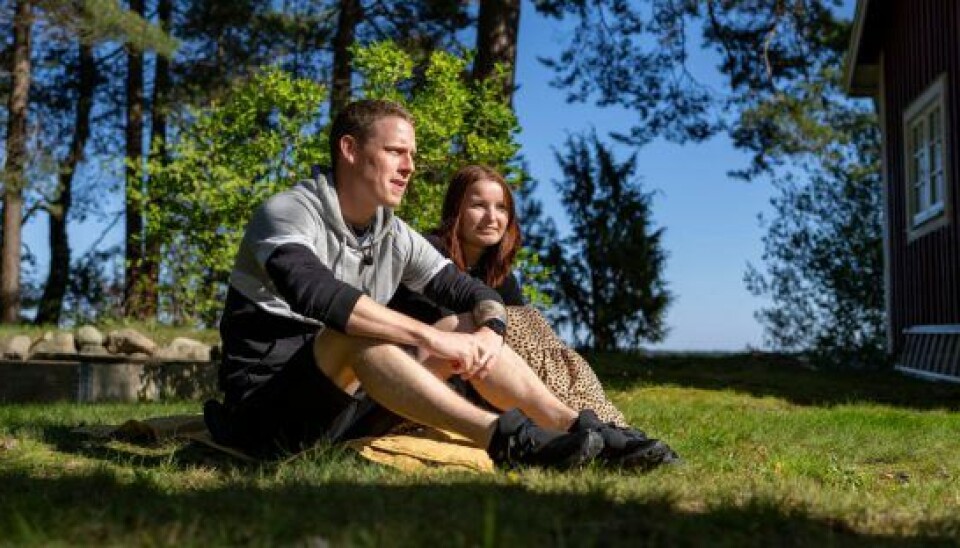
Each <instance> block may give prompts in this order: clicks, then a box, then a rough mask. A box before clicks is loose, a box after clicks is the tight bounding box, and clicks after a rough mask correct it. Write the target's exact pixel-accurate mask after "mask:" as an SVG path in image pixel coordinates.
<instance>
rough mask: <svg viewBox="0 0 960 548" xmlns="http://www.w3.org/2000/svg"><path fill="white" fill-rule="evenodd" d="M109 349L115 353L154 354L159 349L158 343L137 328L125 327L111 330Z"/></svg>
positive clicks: (108, 341)
mask: <svg viewBox="0 0 960 548" xmlns="http://www.w3.org/2000/svg"><path fill="white" fill-rule="evenodd" d="M106 347H107V350H109V351H110V352H111V353H113V354H144V355H147V356H152V355H153V353H154V352H156V351H157V343H155V342H153V341H152V340H150V338H149V337H147V336H146V335H144V334H142V333H140V332H139V331H137V330H136V329H131V328H129V327H128V328H124V329H118V330H116V331H111V332H110V334H109V335H107V342H106Z"/></svg>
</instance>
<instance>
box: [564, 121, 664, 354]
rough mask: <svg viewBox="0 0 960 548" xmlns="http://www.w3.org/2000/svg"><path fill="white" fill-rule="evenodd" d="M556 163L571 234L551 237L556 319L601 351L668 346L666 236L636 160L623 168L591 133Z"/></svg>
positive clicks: (571, 145) (568, 145) (575, 140)
mask: <svg viewBox="0 0 960 548" xmlns="http://www.w3.org/2000/svg"><path fill="white" fill-rule="evenodd" d="M556 158H557V163H558V164H560V169H561V171H562V172H563V173H564V180H562V181H558V182H557V183H556V188H557V191H558V192H559V194H560V201H561V203H562V204H563V206H564V209H566V212H567V215H568V216H569V218H570V223H571V234H570V235H569V236H568V237H566V238H563V239H562V240H559V239H557V238H553V243H552V245H550V248H549V249H550V252H549V260H550V265H551V266H552V267H553V268H554V269H555V272H556V280H557V286H556V289H557V304H558V305H559V307H558V308H559V309H558V310H556V312H555V313H554V314H553V315H554V317H555V318H557V319H559V320H560V322H561V323H567V324H569V325H570V326H571V327H572V328H573V333H574V336H577V337H580V335H581V331H586V333H585V335H586V341H587V342H588V343H589V344H590V345H591V346H592V347H593V348H594V349H598V350H608V349H615V348H636V347H637V346H638V345H639V343H640V342H641V341H643V340H649V341H659V340H661V339H663V337H664V335H665V332H666V327H665V326H664V324H663V317H664V313H665V312H666V308H667V305H668V304H669V302H670V293H669V292H668V291H667V289H666V282H665V281H664V280H663V269H664V264H665V262H666V253H665V252H664V250H663V246H662V244H661V238H662V236H663V229H662V228H660V229H656V230H654V229H653V227H652V221H651V207H652V201H653V196H652V194H651V193H645V192H643V190H642V188H641V187H640V184H639V183H637V182H635V181H634V180H633V177H634V173H635V172H636V168H637V161H636V160H637V159H636V155H633V156H631V157H630V158H628V159H627V160H626V161H625V162H623V163H618V162H617V161H616V159H615V158H614V157H613V154H612V152H611V151H610V150H609V149H608V148H607V147H605V146H604V145H603V143H602V142H600V140H599V139H598V138H597V135H596V134H595V133H594V134H592V135H590V137H589V138H587V137H584V136H578V137H570V138H569V139H568V140H567V143H566V150H565V152H564V153H563V154H561V153H559V152H558V153H556Z"/></svg>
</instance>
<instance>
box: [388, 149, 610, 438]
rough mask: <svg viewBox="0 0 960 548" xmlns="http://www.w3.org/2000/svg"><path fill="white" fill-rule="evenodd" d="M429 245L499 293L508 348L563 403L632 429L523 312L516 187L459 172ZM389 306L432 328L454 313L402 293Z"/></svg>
mask: <svg viewBox="0 0 960 548" xmlns="http://www.w3.org/2000/svg"><path fill="white" fill-rule="evenodd" d="M427 239H428V240H430V242H431V243H432V244H433V245H434V246H435V247H437V249H439V250H440V252H441V253H443V254H445V255H446V256H448V257H449V258H450V260H451V261H453V263H454V264H455V265H456V266H457V267H458V268H459V269H460V270H462V271H464V272H468V273H470V275H472V276H473V277H475V278H477V279H479V280H482V281H483V282H484V283H486V284H487V285H488V286H490V287H492V288H494V289H496V290H497V292H499V293H500V295H501V297H503V300H504V303H505V304H506V305H507V314H508V317H509V324H510V328H509V329H508V330H507V337H506V342H507V344H508V345H510V347H511V348H513V350H514V351H516V352H517V354H519V355H520V357H521V358H523V359H524V361H526V362H527V364H528V365H529V366H530V367H531V368H532V369H533V370H534V371H535V372H536V374H537V376H538V377H540V379H541V380H542V381H543V382H544V384H546V385H547V387H548V388H549V389H550V390H551V391H552V392H553V393H554V394H555V395H556V396H557V397H558V398H559V399H560V400H561V401H562V402H563V403H565V404H566V405H567V406H569V407H570V408H572V409H574V410H576V411H580V410H583V409H593V410H594V411H595V412H596V414H597V416H598V417H599V418H600V419H601V420H602V421H604V422H612V423H614V424H616V425H617V426H624V427H625V426H627V422H626V420H625V419H624V417H623V414H622V413H621V412H620V411H619V410H618V409H617V408H616V407H615V406H614V405H613V404H612V403H611V402H610V400H608V399H607V397H606V396H605V395H604V393H603V387H602V386H601V385H600V381H599V380H598V379H597V376H596V375H595V374H594V372H593V370H592V369H591V368H590V366H589V364H587V362H586V361H585V360H584V359H583V358H582V357H581V356H580V355H579V354H577V353H576V352H574V351H573V350H572V349H570V348H568V347H567V346H566V345H565V344H564V343H563V341H561V340H560V339H559V338H558V337H557V335H556V334H555V333H554V332H553V329H552V328H551V327H550V325H549V324H548V323H547V322H546V320H545V319H544V318H543V316H541V315H540V313H539V312H537V310H536V309H534V308H532V307H529V306H524V302H523V294H522V291H521V289H520V284H519V283H518V282H517V279H516V277H515V276H514V275H513V272H512V270H513V261H514V259H515V258H516V255H517V251H518V250H519V248H520V227H519V226H518V224H517V219H516V209H515V206H514V201H513V195H512V194H511V192H510V187H508V186H507V184H506V182H505V181H504V180H503V177H502V176H501V175H500V174H499V173H497V172H496V171H495V170H493V169H490V168H488V167H485V166H477V165H474V166H467V167H464V168H462V169H460V170H459V171H457V173H456V174H455V175H454V177H453V180H452V181H451V182H450V186H449V188H448V189H447V194H446V197H445V198H444V201H443V209H442V211H441V221H440V228H439V229H437V230H436V231H435V232H434V233H433V234H432V235H429V236H427ZM389 306H390V307H391V308H393V309H395V310H398V311H400V312H403V313H404V314H407V315H408V316H412V317H414V318H417V319H418V320H420V321H422V322H425V323H430V324H434V323H437V321H439V320H440V319H441V318H444V317H446V316H449V315H452V314H453V311H450V310H445V309H443V308H440V307H438V306H436V305H435V304H434V303H433V302H432V301H430V300H429V299H427V298H426V297H423V296H421V295H419V294H416V293H413V292H411V291H409V290H407V289H406V288H404V287H402V286H401V288H400V290H399V291H398V292H397V294H396V295H395V296H394V298H393V300H392V301H391V302H390V304H389Z"/></svg>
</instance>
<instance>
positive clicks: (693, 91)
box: [539, 0, 883, 357]
mask: <svg viewBox="0 0 960 548" xmlns="http://www.w3.org/2000/svg"><path fill="white" fill-rule="evenodd" d="M837 4H838V3H837V2H830V1H829V0H777V1H775V2H726V1H723V0H704V1H701V2H685V1H681V0H651V1H649V2H642V3H631V2H627V1H626V0H580V1H576V2H567V1H561V0H557V1H551V0H542V1H541V2H539V6H540V9H541V10H543V11H544V12H545V13H549V14H552V15H555V16H558V17H561V16H571V15H572V16H576V17H578V18H579V28H580V30H579V32H578V33H577V35H576V36H575V37H574V39H573V40H572V42H571V43H570V44H569V46H568V47H566V48H565V49H564V50H563V51H562V52H561V53H560V55H558V57H557V58H555V59H551V60H546V63H547V65H548V66H551V67H553V68H554V70H555V71H556V74H557V78H556V79H555V81H554V84H555V85H557V86H558V87H562V88H564V89H567V90H568V92H569V95H568V98H569V100H571V101H589V100H593V101H595V102H596V104H597V105H598V106H606V105H619V106H622V107H625V108H628V109H631V110H632V111H634V112H635V113H636V114H637V119H636V120H635V121H634V123H633V124H632V126H633V127H632V128H631V129H630V130H629V131H628V132H626V134H624V135H617V136H615V137H617V138H619V139H620V140H621V141H623V142H626V143H629V144H633V145H643V144H644V143H647V142H649V141H650V140H651V139H654V138H658V137H664V138H667V139H670V140H674V141H678V142H684V141H689V140H693V141H699V140H703V139H706V138H708V137H710V136H712V135H714V134H716V133H717V132H718V131H726V132H727V133H728V134H729V136H730V138H731V139H732V140H733V142H734V144H735V145H736V146H737V147H738V148H740V149H742V150H746V151H748V152H750V153H751V154H752V160H751V162H750V164H749V165H748V166H746V167H745V168H743V169H740V170H737V171H734V172H733V173H732V174H733V175H735V176H737V177H739V178H742V179H745V180H748V181H769V182H770V183H771V184H773V185H774V186H775V187H776V188H777V189H778V191H779V192H780V194H779V196H778V197H777V198H775V199H774V202H773V205H774V209H775V211H776V213H775V216H774V218H773V219H768V220H767V222H768V223H769V224H768V225H767V226H768V229H769V232H768V234H767V236H766V237H765V239H764V246H765V250H766V252H765V259H764V260H765V262H766V263H767V269H766V272H761V271H760V270H759V269H757V268H756V267H753V266H751V267H750V270H749V272H748V274H747V281H748V288H749V289H750V290H751V291H754V292H755V293H756V294H758V295H761V294H762V295H769V296H770V297H771V298H772V299H773V305H772V307H769V308H765V309H763V310H761V311H760V312H758V318H760V320H761V322H763V323H764V325H765V327H766V332H767V341H768V343H769V344H772V345H773V346H774V347H775V348H780V349H789V350H798V349H801V348H803V349H810V350H812V351H813V352H814V354H816V355H818V356H826V355H828V354H830V355H834V356H844V357H849V356H850V352H846V351H844V350H843V349H847V350H852V351H853V352H854V353H857V352H858V353H860V354H862V355H864V356H873V355H875V351H877V349H879V348H880V346H878V345H880V344H882V330H878V329H877V328H876V326H877V325H879V324H878V323H877V322H879V321H881V320H880V318H882V316H883V312H882V302H881V300H880V299H879V298H878V296H877V295H878V293H876V292H871V291H868V290H867V289H866V288H865V287H862V286H861V284H863V283H874V284H875V285H873V286H871V287H873V288H879V287H882V284H881V283H879V281H878V279H877V278H876V276H877V275H878V273H879V272H881V271H882V268H881V255H880V253H879V248H878V247H877V246H878V241H877V239H876V236H877V234H879V231H880V224H879V223H880V219H879V217H878V216H877V215H875V214H871V213H869V207H870V204H874V205H875V202H876V200H877V196H879V194H878V193H879V192H880V190H879V188H878V187H877V184H878V183H877V182H876V181H877V180H878V173H879V164H878V163H876V162H874V161H873V159H875V158H876V152H875V151H876V147H877V146H878V141H877V138H878V132H877V131H876V120H875V118H874V117H873V116H872V114H871V113H870V112H868V110H867V108H865V106H864V105H863V104H862V103H857V102H854V101H851V100H849V99H847V98H846V97H844V95H843V93H842V90H840V88H839V84H838V83H839V70H838V67H840V66H841V65H842V62H843V55H844V52H845V49H846V46H847V44H848V37H849V32H850V24H849V22H847V21H841V20H839V19H838V18H837V16H836V15H835V13H834V11H833V9H832V8H833V7H835V6H836V5H837ZM695 28H699V29H700V31H701V40H700V45H702V46H703V47H707V48H711V49H713V50H714V51H715V52H716V53H717V55H718V56H719V59H720V63H719V65H718V67H717V68H718V69H719V70H720V72H721V74H723V75H724V76H725V77H726V80H727V88H728V89H727V92H726V93H712V94H711V93H707V92H706V88H705V87H704V86H702V85H700V84H699V83H698V82H697V81H696V79H695V78H693V76H692V75H691V74H690V72H689V71H688V70H687V69H686V59H687V57H688V48H690V47H692V43H693V41H692V40H690V38H691V37H692V36H695V34H694V33H692V32H690V31H691V29H695ZM871 170H872V171H871ZM868 173H872V175H870V176H868V175H867V174H868ZM831 185H833V186H831ZM827 190H833V192H827ZM812 195H817V196H822V195H828V196H829V197H830V199H831V200H834V201H833V202H831V203H829V204H811V203H809V197H810V196H812ZM851 212H860V213H862V217H861V222H859V223H856V222H852V223H851V222H848V220H847V217H846V215H847V214H849V213H851ZM831 234H832V235H834V236H838V235H839V234H842V235H843V236H842V237H830V235H831ZM801 244H802V245H801ZM825 257H832V260H825V259H824V258H825ZM868 280H869V282H868ZM857 324H859V327H857Z"/></svg>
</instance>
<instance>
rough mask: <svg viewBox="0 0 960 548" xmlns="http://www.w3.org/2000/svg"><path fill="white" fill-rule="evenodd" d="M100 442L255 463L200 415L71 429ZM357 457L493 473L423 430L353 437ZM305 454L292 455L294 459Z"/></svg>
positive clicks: (485, 461) (481, 460)
mask: <svg viewBox="0 0 960 548" xmlns="http://www.w3.org/2000/svg"><path fill="white" fill-rule="evenodd" d="M74 431H75V432H77V433H81V434H85V435H88V436H92V437H95V438H101V439H119V440H123V441H129V442H132V443H158V442H161V441H164V440H170V439H179V440H188V441H194V442H197V443H200V444H202V445H205V446H207V447H210V448H212V449H214V450H216V451H219V452H221V453H223V454H226V455H230V456H231V457H234V458H237V459H240V460H243V461H247V462H255V461H256V459H254V458H253V457H251V456H249V455H247V454H245V453H243V452H241V451H238V450H237V449H235V448H232V447H228V446H225V445H220V444H218V443H216V442H214V441H213V438H212V437H211V436H210V432H209V431H208V430H207V426H206V424H204V422H203V416H202V415H172V416H167V417H155V418H150V419H144V420H128V421H127V422H125V423H123V424H120V425H97V426H83V427H79V428H76V429H75V430H74ZM343 445H344V446H345V447H348V448H350V449H352V450H354V451H356V452H357V453H358V454H359V455H360V456H361V457H363V458H365V459H367V460H370V461H373V462H376V463H379V464H384V465H387V466H391V467H393V468H396V469H398V470H401V471H404V472H416V471H422V470H428V469H444V470H460V471H467V472H492V471H493V469H494V468H493V462H492V461H491V460H490V457H489V456H488V455H487V452H486V451H484V450H483V449H480V448H478V447H476V446H475V445H473V443H472V442H470V441H469V440H467V439H466V438H463V437H461V436H459V435H457V434H453V433H451V432H446V431H442V430H436V429H433V428H427V427H417V428H414V429H411V430H403V431H402V432H398V433H392V434H388V435H386V436H380V437H368V438H358V439H355V440H351V441H348V442H345V443H344V444H343ZM303 454H304V453H298V454H297V455H293V456H292V457H290V459H288V460H292V459H296V458H298V457H300V456H301V455H303Z"/></svg>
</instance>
